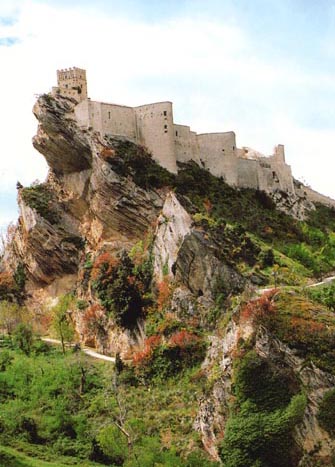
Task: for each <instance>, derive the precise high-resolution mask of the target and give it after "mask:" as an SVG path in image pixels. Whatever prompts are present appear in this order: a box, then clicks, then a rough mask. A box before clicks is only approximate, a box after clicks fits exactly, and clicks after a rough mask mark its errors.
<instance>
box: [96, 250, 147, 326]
mask: <svg viewBox="0 0 335 467" xmlns="http://www.w3.org/2000/svg"><path fill="white" fill-rule="evenodd" d="M93 273H94V277H95V280H94V282H93V287H94V289H95V290H96V292H97V295H98V297H99V299H100V302H101V304H102V306H103V307H104V308H105V309H106V310H107V311H108V312H110V313H111V314H112V316H113V318H114V320H115V322H116V323H117V324H119V325H120V326H122V327H125V328H133V327H135V326H136V324H137V321H138V319H139V318H141V317H142V315H143V301H142V296H141V292H140V289H139V285H138V281H137V278H136V276H135V275H134V264H133V262H132V261H131V259H130V258H129V256H128V254H127V253H126V252H123V253H122V254H121V257H120V259H119V260H115V259H114V258H111V257H110V255H109V256H108V254H106V256H102V257H99V258H98V260H97V261H96V262H95V263H94V267H93Z"/></svg>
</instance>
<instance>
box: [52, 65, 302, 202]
mask: <svg viewBox="0 0 335 467" xmlns="http://www.w3.org/2000/svg"><path fill="white" fill-rule="evenodd" d="M57 78H58V88H54V89H53V93H60V94H64V95H66V96H70V97H75V98H76V99H77V101H78V105H77V106H76V107H75V115H76V119H77V121H78V124H79V125H80V126H82V127H85V128H92V129H94V130H95V131H98V132H99V133H101V134H102V135H104V134H111V135H115V136H124V137H126V138H128V139H130V140H131V141H134V142H136V143H138V144H142V145H144V146H146V147H147V149H148V150H149V152H151V154H152V156H153V158H154V159H155V160H156V161H157V162H158V163H159V164H160V165H162V166H163V167H165V168H166V169H168V170H169V171H170V172H173V173H176V172H177V162H187V161H190V160H193V161H195V162H196V163H197V164H199V165H201V166H202V167H204V168H206V169H208V170H209V171H210V172H211V173H212V174H213V175H215V176H218V177H223V179H224V180H225V181H226V182H227V183H228V184H230V185H233V186H237V187H246V188H255V189H260V190H264V191H266V192H273V191H275V190H277V189H278V190H282V191H288V192H291V193H294V192H295V186H294V184H293V177H292V173H291V168H290V167H289V166H288V165H287V164H286V163H285V155H284V146H282V145H278V146H277V147H276V148H275V151H274V154H273V155H272V156H269V157H265V156H263V155H262V154H260V153H259V152H257V151H255V150H253V149H250V148H242V149H239V148H237V147H236V136H235V133H234V132H232V131H229V132H222V133H205V134H196V133H195V132H194V131H191V129H190V127H189V126H186V125H177V124H175V123H174V121H173V107H172V103H171V102H168V101H167V102H157V103H153V104H147V105H142V106H139V107H128V106H123V105H116V104H108V103H104V102H96V101H91V100H90V99H89V98H87V83H86V72H85V70H81V69H80V68H71V69H68V70H60V71H57ZM78 86H79V88H80V92H78V89H79V88H78Z"/></svg>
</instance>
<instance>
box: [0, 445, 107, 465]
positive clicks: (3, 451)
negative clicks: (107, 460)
mask: <svg viewBox="0 0 335 467" xmlns="http://www.w3.org/2000/svg"><path fill="white" fill-rule="evenodd" d="M78 465H80V466H81V467H94V466H98V465H99V464H96V463H92V462H86V461H78V462H76V463H68V462H67V463H65V464H63V463H62V462H59V461H56V462H47V461H44V460H41V459H38V458H36V457H30V456H27V455H26V454H24V453H22V452H19V451H18V450H17V449H14V448H12V447H8V446H0V467H78Z"/></svg>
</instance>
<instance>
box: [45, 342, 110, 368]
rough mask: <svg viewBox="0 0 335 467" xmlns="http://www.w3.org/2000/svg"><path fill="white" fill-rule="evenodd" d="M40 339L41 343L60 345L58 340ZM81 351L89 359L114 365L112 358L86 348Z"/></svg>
mask: <svg viewBox="0 0 335 467" xmlns="http://www.w3.org/2000/svg"><path fill="white" fill-rule="evenodd" d="M41 339H42V341H44V342H48V343H49V344H56V345H61V341H60V340H58V339H52V338H51V337H42V338H41ZM81 351H82V352H84V353H85V354H86V355H89V356H90V357H93V358H98V359H99V360H105V361H106V362H113V363H115V358H114V357H108V356H107V355H103V354H101V353H98V352H95V350H92V349H88V348H87V347H83V348H81Z"/></svg>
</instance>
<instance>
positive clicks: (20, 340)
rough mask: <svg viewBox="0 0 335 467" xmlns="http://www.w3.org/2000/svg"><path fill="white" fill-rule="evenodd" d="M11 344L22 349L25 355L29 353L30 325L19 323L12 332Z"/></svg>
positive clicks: (30, 341)
mask: <svg viewBox="0 0 335 467" xmlns="http://www.w3.org/2000/svg"><path fill="white" fill-rule="evenodd" d="M12 338H13V344H14V346H15V347H17V348H18V349H20V350H22V352H24V353H25V354H26V355H29V354H30V352H31V349H32V346H33V341H34V339H33V331H32V328H31V326H29V325H26V324H23V323H21V324H19V325H18V326H16V328H15V329H14V332H13V336H12Z"/></svg>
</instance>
